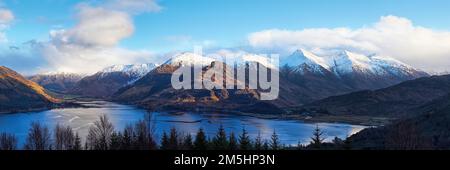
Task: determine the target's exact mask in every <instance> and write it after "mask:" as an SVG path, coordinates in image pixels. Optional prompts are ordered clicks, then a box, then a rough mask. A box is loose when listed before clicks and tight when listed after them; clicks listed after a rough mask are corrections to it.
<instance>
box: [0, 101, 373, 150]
mask: <svg viewBox="0 0 450 170" xmlns="http://www.w3.org/2000/svg"><path fill="white" fill-rule="evenodd" d="M83 104H84V105H89V106H95V108H71V109H55V110H49V111H43V112H34V113H18V114H6V115H5V114H4V115H0V132H8V133H14V134H15V135H16V136H17V137H18V138H19V144H20V146H22V145H23V143H24V141H25V138H26V135H27V133H28V129H29V127H30V124H31V122H34V121H38V122H41V123H43V124H46V125H47V126H49V128H50V129H52V128H54V127H55V125H56V124H57V123H59V124H62V125H70V126H71V127H72V128H73V129H74V130H75V131H77V132H78V133H79V134H80V136H82V137H85V136H87V133H88V130H89V127H90V126H92V125H93V122H95V121H96V120H98V118H99V116H100V115H102V114H106V115H108V117H109V118H110V120H111V122H113V124H114V126H115V128H116V130H122V129H123V128H124V127H125V126H126V125H128V124H131V123H134V122H136V121H139V120H142V119H143V118H144V117H145V115H146V114H148V113H147V112H146V111H145V110H142V109H138V108H136V107H133V106H126V105H119V104H115V103H109V102H103V101H96V102H86V103H83ZM152 114H153V117H154V120H155V122H156V132H157V135H158V136H160V135H161V134H162V133H163V132H164V131H166V132H168V131H170V129H171V128H173V127H175V128H177V129H178V130H179V131H180V132H181V133H191V134H192V135H195V133H196V132H197V131H198V129H199V128H203V129H204V130H205V132H206V133H207V134H208V135H209V136H210V137H212V136H214V134H215V133H216V132H217V129H218V128H219V126H220V125H223V126H224V128H225V129H226V131H227V132H231V131H234V132H235V133H236V134H238V133H240V132H241V131H242V128H245V129H246V130H247V131H248V132H249V134H250V136H252V137H255V136H257V135H258V133H261V135H262V136H263V138H264V139H270V136H271V135H272V133H273V131H274V130H276V132H277V133H278V135H279V137H280V140H281V142H282V143H284V144H298V142H301V143H309V141H310V136H311V134H312V131H313V130H314V128H315V127H316V124H308V123H303V122H300V121H293V120H272V119H259V118H254V117H248V116H238V115H226V114H214V113H208V114H206V113H202V114H199V113H186V114H182V115H173V114H168V113H152ZM318 125H319V127H320V128H321V129H322V130H323V131H324V132H325V135H326V136H325V137H326V138H327V140H332V139H333V138H334V137H336V136H337V137H340V138H345V137H347V136H349V135H352V134H354V133H357V132H359V131H360V130H362V129H364V128H365V127H364V126H356V125H349V124H337V123H319V124H318Z"/></svg>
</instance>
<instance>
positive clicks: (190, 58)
mask: <svg viewBox="0 0 450 170" xmlns="http://www.w3.org/2000/svg"><path fill="white" fill-rule="evenodd" d="M214 61H215V60H214V59H212V58H208V57H204V56H201V55H199V54H196V53H191V52H185V53H180V54H177V55H175V56H174V57H172V58H171V59H169V60H168V61H167V62H165V63H164V64H167V65H176V66H178V65H182V66H186V65H203V66H206V65H210V64H211V63H212V62H214Z"/></svg>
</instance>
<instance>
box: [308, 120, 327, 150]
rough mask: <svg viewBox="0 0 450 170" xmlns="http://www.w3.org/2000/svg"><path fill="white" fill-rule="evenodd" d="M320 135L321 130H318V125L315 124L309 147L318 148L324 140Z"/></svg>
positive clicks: (321, 134)
mask: <svg viewBox="0 0 450 170" xmlns="http://www.w3.org/2000/svg"><path fill="white" fill-rule="evenodd" d="M322 136H323V132H322V130H320V128H319V125H317V126H316V128H315V129H314V132H313V136H312V137H311V147H313V148H315V149H319V148H320V147H321V145H322V143H323V141H324V140H325V139H324V138H323V137H322Z"/></svg>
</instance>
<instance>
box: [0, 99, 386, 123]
mask: <svg viewBox="0 0 450 170" xmlns="http://www.w3.org/2000/svg"><path fill="white" fill-rule="evenodd" d="M89 101H105V102H111V103H117V104H122V105H128V106H133V107H137V108H140V109H143V110H146V111H149V112H166V113H169V114H185V113H187V112H197V113H200V114H201V113H221V114H234V115H239V116H249V117H255V118H260V119H279V120H295V121H302V122H305V123H343V124H351V125H360V126H384V125H386V124H389V123H390V122H392V121H393V120H394V119H389V118H386V117H370V116H349V115H346V116H335V115H315V116H307V115H301V114H292V113H289V114H261V113H250V112H241V111H233V110H225V109H218V108H213V107H204V108H186V109H185V110H180V109H172V110H171V109H150V108H146V107H145V106H143V105H136V104H130V103H120V102H114V101H108V100H101V99H92V98H72V99H69V100H67V102H66V103H63V104H57V105H56V106H50V107H46V108H36V109H23V110H15V111H3V112H0V114H16V113H22V112H23V113H32V112H39V111H45V110H52V109H63V108H89V107H90V106H85V105H83V104H80V103H78V102H89Z"/></svg>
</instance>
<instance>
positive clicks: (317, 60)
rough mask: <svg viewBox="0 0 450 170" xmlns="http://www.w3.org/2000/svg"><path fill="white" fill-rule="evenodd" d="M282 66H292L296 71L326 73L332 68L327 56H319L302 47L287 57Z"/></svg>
mask: <svg viewBox="0 0 450 170" xmlns="http://www.w3.org/2000/svg"><path fill="white" fill-rule="evenodd" d="M281 65H282V66H287V67H292V68H294V71H295V72H300V73H303V74H304V73H305V72H313V73H324V71H326V70H328V71H329V70H330V65H329V61H327V59H326V58H322V57H319V56H317V55H315V54H313V53H311V52H309V51H306V50H303V49H300V50H297V51H295V52H294V53H293V54H292V55H290V56H288V57H287V58H285V59H284V60H283V62H282V64H281Z"/></svg>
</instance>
